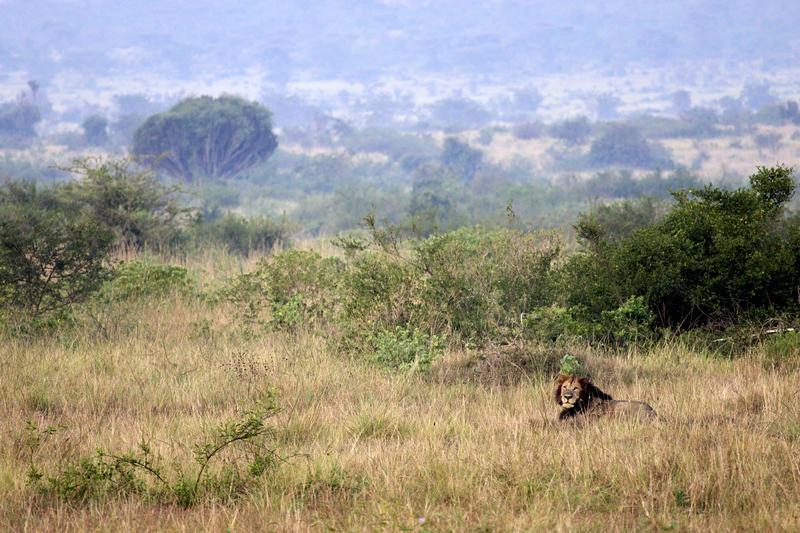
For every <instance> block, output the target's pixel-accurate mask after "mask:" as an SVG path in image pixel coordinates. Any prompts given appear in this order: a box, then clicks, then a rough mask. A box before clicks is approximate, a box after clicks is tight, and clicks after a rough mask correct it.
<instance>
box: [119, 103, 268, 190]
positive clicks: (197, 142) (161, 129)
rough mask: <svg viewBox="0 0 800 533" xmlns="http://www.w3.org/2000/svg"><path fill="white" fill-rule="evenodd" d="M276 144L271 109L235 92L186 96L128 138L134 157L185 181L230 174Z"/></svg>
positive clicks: (258, 159)
mask: <svg viewBox="0 0 800 533" xmlns="http://www.w3.org/2000/svg"><path fill="white" fill-rule="evenodd" d="M277 146H278V141H277V139H276V137H275V134H274V133H273V132H272V113H270V111H269V110H268V109H267V108H266V107H264V106H262V105H261V104H258V103H256V102H248V101H247V100H244V99H243V98H239V97H237V96H220V97H218V98H213V97H210V96H200V97H191V98H186V99H184V100H182V101H180V102H179V103H178V104H176V105H175V106H174V107H172V108H171V109H170V110H169V111H165V112H163V113H158V114H155V115H153V116H151V117H150V118H148V119H147V120H146V121H145V122H144V124H142V125H141V126H140V127H139V128H138V129H137V130H136V133H135V134H134V139H133V153H134V154H135V155H136V156H137V157H140V158H143V159H144V160H145V161H150V162H152V163H153V164H155V166H157V167H158V168H159V169H160V170H162V171H164V172H166V173H168V174H170V175H172V176H175V177H180V178H183V179H184V180H186V181H196V180H198V179H201V178H203V177H209V178H219V177H231V176H235V175H236V174H238V173H240V172H242V171H243V170H246V169H247V168H250V167H251V166H253V165H255V164H256V163H259V162H261V161H264V160H266V159H267V158H268V157H269V156H270V155H272V153H273V152H274V151H275V148H277Z"/></svg>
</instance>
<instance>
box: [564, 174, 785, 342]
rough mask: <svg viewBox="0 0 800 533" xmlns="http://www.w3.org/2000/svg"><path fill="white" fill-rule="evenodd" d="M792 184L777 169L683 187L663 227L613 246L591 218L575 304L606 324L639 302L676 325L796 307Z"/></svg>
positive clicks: (573, 280) (574, 284) (573, 283)
mask: <svg viewBox="0 0 800 533" xmlns="http://www.w3.org/2000/svg"><path fill="white" fill-rule="evenodd" d="M794 188H795V184H794V179H793V177H792V170H791V169H789V168H786V167H774V168H759V170H758V172H756V174H754V175H753V176H751V177H750V187H749V188H742V189H737V190H733V191H728V190H722V189H719V188H716V187H713V186H707V187H705V188H704V189H692V190H684V191H679V192H676V193H674V196H675V199H676V201H677V203H676V205H675V206H674V207H673V208H672V210H671V211H670V212H669V213H668V214H667V215H666V216H665V217H664V218H663V219H662V220H661V221H659V222H657V223H655V224H651V225H648V226H646V227H644V228H641V229H639V230H637V231H635V232H633V233H632V234H630V235H629V236H628V237H625V238H623V239H620V240H618V241H616V242H615V241H612V240H609V239H607V238H606V237H605V235H604V233H603V232H602V231H601V230H600V228H598V226H597V225H595V224H592V223H590V222H589V221H587V220H586V219H584V220H583V221H581V222H580V223H579V224H578V226H577V229H578V233H579V236H580V237H581V238H582V239H583V240H584V243H585V246H586V249H585V251H584V253H581V254H577V255H576V256H574V257H572V258H571V259H570V261H569V264H568V266H567V268H565V270H564V272H565V289H566V291H567V292H568V293H569V298H568V303H569V304H570V305H581V306H583V307H585V308H586V309H587V310H588V312H589V313H590V315H591V316H592V317H593V319H594V320H600V318H601V315H602V313H603V312H604V311H610V310H613V309H616V308H618V307H620V306H621V305H623V304H624V303H625V302H626V301H627V300H628V299H629V298H631V297H633V296H640V297H643V298H644V301H645V302H646V304H647V307H648V308H649V309H650V311H651V312H653V313H654V314H655V315H656V316H657V317H658V321H659V323H660V324H661V325H663V326H671V327H678V328H686V327H691V326H694V325H702V324H707V323H709V322H714V321H730V320H734V321H735V320H736V319H737V317H738V316H742V315H743V313H753V312H756V313H758V312H762V313H769V312H771V311H772V310H777V311H780V310H787V311H788V310H790V309H793V308H795V307H796V300H795V298H796V292H797V282H796V280H797V278H796V272H797V267H798V265H800V240H799V239H798V235H800V230H798V229H797V226H796V224H794V222H793V221H783V219H782V214H783V208H784V206H785V204H786V202H787V201H788V200H789V199H790V197H791V196H792V194H793V192H794Z"/></svg>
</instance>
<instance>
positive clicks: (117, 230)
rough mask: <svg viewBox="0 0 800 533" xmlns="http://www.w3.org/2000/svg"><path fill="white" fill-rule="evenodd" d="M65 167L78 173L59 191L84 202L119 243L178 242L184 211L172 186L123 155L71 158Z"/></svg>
mask: <svg viewBox="0 0 800 533" xmlns="http://www.w3.org/2000/svg"><path fill="white" fill-rule="evenodd" d="M64 170H68V171H69V172H71V173H72V174H74V175H75V176H77V177H78V179H77V180H75V181H72V182H70V183H69V184H67V185H66V186H65V187H64V189H63V193H64V195H65V196H67V197H69V198H70V199H71V200H72V201H74V202H76V203H79V204H82V205H85V206H86V207H87V208H88V209H89V210H90V211H91V213H92V215H93V216H94V218H95V219H97V220H98V221H100V222H102V223H103V224H105V225H106V226H107V227H108V228H109V229H110V230H111V231H113V232H114V234H115V235H116V237H117V240H118V241H119V242H120V243H121V244H125V245H129V246H133V247H135V248H142V247H144V246H145V245H147V246H150V247H154V248H170V247H174V246H177V245H179V244H181V241H182V238H183V234H182V231H183V229H184V228H185V223H186V222H187V220H186V219H187V217H188V214H189V212H188V210H187V209H186V208H185V207H183V206H182V205H181V204H180V203H179V202H178V200H177V197H176V194H177V193H178V189H177V188H175V187H168V186H166V185H164V184H162V183H161V182H160V181H158V179H156V177H155V176H153V174H152V173H150V172H147V171H141V170H138V169H135V168H134V167H133V166H132V162H131V161H130V160H127V159H92V158H83V159H76V160H75V161H73V162H72V165H71V166H70V167H69V168H67V169H64Z"/></svg>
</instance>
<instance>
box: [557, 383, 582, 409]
mask: <svg viewBox="0 0 800 533" xmlns="http://www.w3.org/2000/svg"><path fill="white" fill-rule="evenodd" d="M583 382H584V380H583V379H581V378H575V377H572V376H570V377H568V378H567V379H566V380H564V381H563V382H562V383H561V387H560V388H559V393H558V399H559V403H560V404H561V408H562V409H573V408H574V407H575V406H576V405H577V404H578V402H579V401H580V400H581V398H585V397H586V392H585V387H584V383H583Z"/></svg>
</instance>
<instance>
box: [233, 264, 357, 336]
mask: <svg viewBox="0 0 800 533" xmlns="http://www.w3.org/2000/svg"><path fill="white" fill-rule="evenodd" d="M342 267H343V265H342V263H341V262H340V261H339V260H338V259H336V258H334V257H325V258H323V257H322V256H321V255H319V254H318V253H316V252H305V251H300V250H290V251H286V252H280V253H277V254H275V255H273V256H270V257H267V258H264V259H262V260H260V261H259V263H258V266H257V267H256V269H255V270H254V271H253V272H250V273H247V274H243V275H241V276H239V277H237V278H236V279H234V280H233V282H232V283H231V285H230V286H229V287H228V288H227V289H226V290H225V291H224V296H225V298H226V299H227V300H228V301H230V302H232V303H233V304H234V305H235V306H236V307H237V308H238V310H239V312H240V314H241V315H242V318H243V319H244V320H245V321H246V322H247V323H248V324H250V325H271V326H273V327H286V326H291V327H295V326H300V325H305V324H309V323H312V322H320V321H323V320H327V319H329V318H332V317H333V315H334V314H335V313H336V311H337V308H338V306H339V294H338V285H339V282H340V277H341V272H342Z"/></svg>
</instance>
